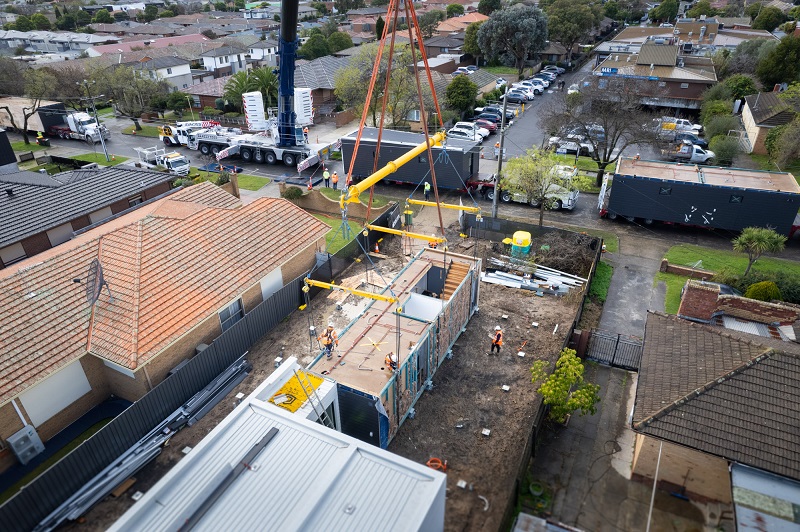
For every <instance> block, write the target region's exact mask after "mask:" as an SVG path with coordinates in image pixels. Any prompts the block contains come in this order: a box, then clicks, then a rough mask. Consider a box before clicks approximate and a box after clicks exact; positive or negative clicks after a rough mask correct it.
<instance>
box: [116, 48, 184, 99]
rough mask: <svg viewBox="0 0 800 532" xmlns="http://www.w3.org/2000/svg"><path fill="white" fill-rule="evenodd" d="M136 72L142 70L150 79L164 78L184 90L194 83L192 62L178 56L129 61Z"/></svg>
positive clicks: (146, 57) (176, 88) (178, 88)
mask: <svg viewBox="0 0 800 532" xmlns="http://www.w3.org/2000/svg"><path fill="white" fill-rule="evenodd" d="M128 66H130V67H131V68H133V70H134V71H136V72H141V73H142V74H143V75H145V76H146V77H149V78H150V79H163V80H164V81H166V82H167V83H169V84H170V85H172V87H174V89H175V90H184V89H186V88H188V87H189V86H190V85H191V84H192V70H191V67H190V62H189V60H187V59H183V58H182V57H178V56H170V55H168V56H164V57H156V58H152V57H148V56H145V57H143V58H141V59H140V60H138V61H136V62H133V63H129V64H128Z"/></svg>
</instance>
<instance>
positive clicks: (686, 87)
mask: <svg viewBox="0 0 800 532" xmlns="http://www.w3.org/2000/svg"><path fill="white" fill-rule="evenodd" d="M681 88H682V89H688V88H689V84H688V83H681Z"/></svg>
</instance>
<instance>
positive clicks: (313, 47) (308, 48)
mask: <svg viewBox="0 0 800 532" xmlns="http://www.w3.org/2000/svg"><path fill="white" fill-rule="evenodd" d="M330 53H331V49H330V47H329V46H328V41H326V40H325V37H324V36H323V35H322V34H321V33H318V34H316V35H312V36H311V38H310V39H308V40H307V41H306V43H305V44H304V45H303V46H301V47H300V49H299V50H297V55H298V56H299V57H302V58H303V59H308V60H311V59H317V58H318V57H325V56H326V55H330Z"/></svg>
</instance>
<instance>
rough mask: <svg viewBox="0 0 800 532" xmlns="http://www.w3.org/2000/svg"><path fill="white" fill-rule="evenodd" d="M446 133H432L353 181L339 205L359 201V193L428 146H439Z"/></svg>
mask: <svg viewBox="0 0 800 532" xmlns="http://www.w3.org/2000/svg"><path fill="white" fill-rule="evenodd" d="M445 137H446V135H445V132H444V131H440V132H439V133H436V134H435V135H432V136H430V137H429V138H428V142H422V143H420V144H419V145H418V146H415V147H414V148H413V149H411V150H410V151H409V152H408V153H405V154H403V155H401V156H400V157H398V158H397V159H395V160H394V161H390V162H388V163H386V165H385V166H384V167H383V168H381V169H379V170H378V171H377V172H375V173H374V174H372V175H370V176H369V177H367V178H366V179H364V180H363V181H360V182H358V183H355V184H353V185H351V186H350V188H348V189H347V192H345V193H344V194H342V197H341V198H340V199H339V207H340V208H341V209H342V210H344V208H345V204H346V203H358V202H359V195H360V194H361V193H362V192H364V191H366V190H369V187H371V186H372V185H374V184H375V183H377V182H378V181H380V180H381V179H383V178H384V177H386V176H388V175H389V174H393V173H394V172H396V171H397V169H398V168H400V167H401V166H403V165H404V164H406V163H408V162H410V161H412V160H413V159H414V158H415V157H417V156H418V155H420V154H422V153H423V152H425V151H426V150H427V149H428V146H439V145H441V144H442V141H444V139H445Z"/></svg>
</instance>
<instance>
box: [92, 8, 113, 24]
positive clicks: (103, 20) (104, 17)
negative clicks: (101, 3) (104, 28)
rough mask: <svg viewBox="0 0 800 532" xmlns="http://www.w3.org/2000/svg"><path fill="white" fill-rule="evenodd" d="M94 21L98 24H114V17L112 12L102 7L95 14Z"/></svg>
mask: <svg viewBox="0 0 800 532" xmlns="http://www.w3.org/2000/svg"><path fill="white" fill-rule="evenodd" d="M92 22H94V23H96V24H113V23H114V17H112V16H111V13H109V12H108V11H107V10H105V9H100V10H98V11H97V13H95V14H94V18H93V19H92Z"/></svg>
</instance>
